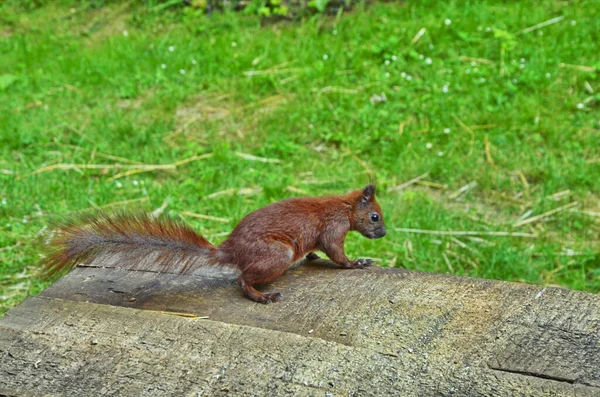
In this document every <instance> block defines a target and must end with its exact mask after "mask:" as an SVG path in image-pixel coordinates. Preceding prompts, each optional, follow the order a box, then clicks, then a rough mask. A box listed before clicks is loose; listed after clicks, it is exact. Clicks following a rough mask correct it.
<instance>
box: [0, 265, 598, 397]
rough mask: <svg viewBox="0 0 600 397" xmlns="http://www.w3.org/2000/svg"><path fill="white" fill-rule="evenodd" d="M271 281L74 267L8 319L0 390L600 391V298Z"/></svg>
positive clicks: (369, 282) (318, 278)
mask: <svg viewBox="0 0 600 397" xmlns="http://www.w3.org/2000/svg"><path fill="white" fill-rule="evenodd" d="M265 289H277V290H278V291H280V292H281V293H282V294H283V295H284V299H285V300H284V301H283V302H280V303H277V304H272V305H261V304H256V303H254V302H251V301H249V300H248V299H246V298H245V297H244V296H243V293H242V292H241V290H240V289H239V287H238V286H237V284H236V283H235V274H232V273H227V272H226V271H222V272H214V271H213V272H207V273H206V274H202V273H197V274H194V275H189V276H178V275H174V274H156V273H147V272H139V271H121V270H115V269H106V268H89V267H87V268H76V269H75V270H74V271H73V272H71V273H70V274H69V275H67V276H65V277H63V278H62V279H61V280H59V281H58V282H56V283H55V284H54V285H53V286H51V287H50V288H48V289H47V290H45V291H44V292H43V293H42V294H41V295H40V296H39V297H33V298H29V299H28V300H26V301H25V302H24V303H22V304H21V305H19V306H18V307H16V308H15V309H13V310H12V311H10V312H9V313H8V314H7V315H6V316H5V317H4V318H3V319H0V395H1V394H2V393H4V394H7V395H11V394H14V395H28V394H29V395H44V394H50V395H78V396H86V395H90V396H91V395H94V396H96V395H136V396H138V395H140V396H141V395H148V396H154V395H194V396H196V395H286V394H290V395H319V396H323V395H325V393H332V394H334V395H378V396H379V395H402V396H412V395H415V396H417V395H419V396H422V395H425V396H428V395H448V396H450V395H453V396H463V395H464V396H471V395H473V396H480V395H485V396H502V395H506V396H521V395H522V396H526V395H527V396H545V395H548V396H549V395H553V396H563V395H564V396H574V395H575V396H579V395H581V396H600V371H599V365H600V364H599V363H600V341H599V339H600V298H599V297H598V296H596V295H592V294H586V293H583V292H577V291H570V290H565V289H560V288H545V289H543V288H542V287H539V286H532V285H526V284H517V283H506V282H496V281H490V280H481V279H469V278H462V277H454V276H448V275H438V274H427V273H421V272H412V271H406V270H402V269H384V268H370V269H364V270H341V269H337V268H335V267H333V266H332V265H331V264H330V263H328V262H326V261H317V262H311V263H310V264H308V265H306V266H301V267H299V268H297V269H294V270H290V271H288V272H287V273H286V274H285V275H284V276H283V277H281V278H280V279H278V280H276V282H274V283H273V284H272V285H271V286H268V287H266V288H265ZM156 311H167V312H177V313H189V314H195V315H197V316H208V319H197V318H185V317H181V316H179V315H169V314H163V313H158V312H156Z"/></svg>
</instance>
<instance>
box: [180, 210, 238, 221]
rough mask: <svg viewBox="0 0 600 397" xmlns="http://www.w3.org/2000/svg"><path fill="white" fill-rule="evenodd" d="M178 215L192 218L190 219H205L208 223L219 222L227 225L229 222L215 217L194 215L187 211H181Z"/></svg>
mask: <svg viewBox="0 0 600 397" xmlns="http://www.w3.org/2000/svg"><path fill="white" fill-rule="evenodd" d="M179 214H181V215H183V216H189V217H192V218H199V219H206V220H209V221H215V222H221V223H228V222H230V220H229V219H227V218H219V217H217V216H211V215H204V214H196V213H194V212H189V211H181V212H180V213H179Z"/></svg>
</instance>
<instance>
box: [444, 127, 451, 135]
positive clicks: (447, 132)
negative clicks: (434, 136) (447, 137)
mask: <svg viewBox="0 0 600 397" xmlns="http://www.w3.org/2000/svg"><path fill="white" fill-rule="evenodd" d="M451 131H452V130H451V129H450V128H444V134H449V133H450V132H451Z"/></svg>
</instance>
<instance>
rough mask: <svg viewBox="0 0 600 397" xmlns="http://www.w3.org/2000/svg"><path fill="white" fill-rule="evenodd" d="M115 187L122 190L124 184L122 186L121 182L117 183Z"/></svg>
mask: <svg viewBox="0 0 600 397" xmlns="http://www.w3.org/2000/svg"><path fill="white" fill-rule="evenodd" d="M115 185H116V186H117V187H118V188H122V187H123V184H122V183H121V182H120V181H115Z"/></svg>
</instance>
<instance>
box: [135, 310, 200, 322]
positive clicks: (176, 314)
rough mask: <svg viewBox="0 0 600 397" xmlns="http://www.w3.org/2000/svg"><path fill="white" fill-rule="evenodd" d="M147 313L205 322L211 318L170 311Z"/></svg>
mask: <svg viewBox="0 0 600 397" xmlns="http://www.w3.org/2000/svg"><path fill="white" fill-rule="evenodd" d="M146 311H148V312H154V313H160V314H168V315H169V316H178V317H187V318H194V319H196V320H205V319H208V318H209V317H208V316H198V315H196V314H194V313H181V312H168V311H164V310H146Z"/></svg>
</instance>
